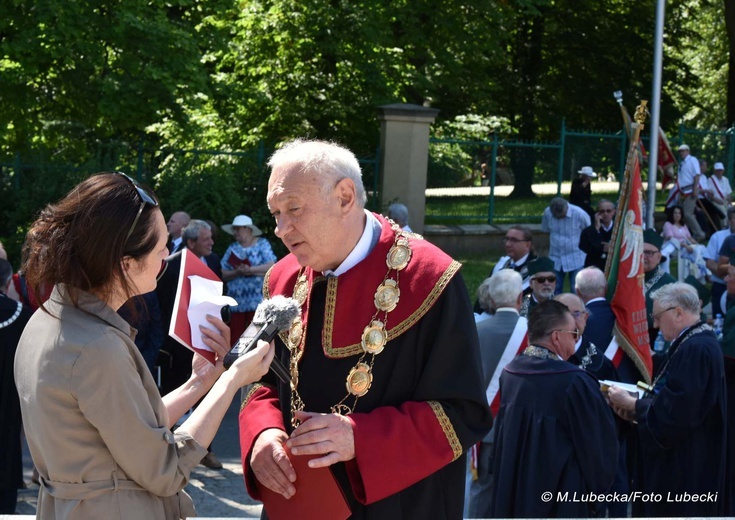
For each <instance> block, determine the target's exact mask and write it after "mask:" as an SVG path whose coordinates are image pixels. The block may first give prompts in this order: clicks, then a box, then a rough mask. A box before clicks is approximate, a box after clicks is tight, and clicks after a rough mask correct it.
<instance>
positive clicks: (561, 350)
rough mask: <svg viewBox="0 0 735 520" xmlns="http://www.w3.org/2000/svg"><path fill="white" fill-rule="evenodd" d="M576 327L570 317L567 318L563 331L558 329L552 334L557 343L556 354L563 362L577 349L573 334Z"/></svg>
mask: <svg viewBox="0 0 735 520" xmlns="http://www.w3.org/2000/svg"><path fill="white" fill-rule="evenodd" d="M576 328H577V325H576V324H575V323H574V319H573V318H572V317H571V316H568V317H567V321H566V325H565V326H564V328H563V329H561V328H559V329H557V330H556V331H554V332H552V334H554V335H556V341H557V345H556V347H557V352H556V353H557V354H559V356H560V357H561V358H562V359H564V360H565V361H566V360H567V359H569V357H570V356H571V355H572V354H574V351H575V350H576V347H577V335H576V334H574V331H575V330H576Z"/></svg>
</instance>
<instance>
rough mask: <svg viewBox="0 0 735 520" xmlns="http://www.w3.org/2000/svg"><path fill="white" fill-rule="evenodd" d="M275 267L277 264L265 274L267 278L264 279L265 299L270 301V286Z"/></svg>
mask: <svg viewBox="0 0 735 520" xmlns="http://www.w3.org/2000/svg"><path fill="white" fill-rule="evenodd" d="M274 267H275V264H273V265H272V266H271V268H270V269H268V271H267V272H266V273H265V276H264V277H263V298H264V299H266V300H267V299H269V298H270V297H271V290H270V289H269V287H270V285H269V282H270V279H271V273H272V272H273V268H274Z"/></svg>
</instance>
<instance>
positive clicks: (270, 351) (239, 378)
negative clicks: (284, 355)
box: [228, 340, 276, 387]
mask: <svg viewBox="0 0 735 520" xmlns="http://www.w3.org/2000/svg"><path fill="white" fill-rule="evenodd" d="M275 352H276V349H275V347H274V346H273V343H272V342H271V343H266V342H265V341H263V340H259V341H258V346H257V347H255V348H254V349H252V350H251V351H250V352H248V353H247V354H245V355H243V356H240V357H239V358H238V359H237V361H235V362H234V363H233V364H232V366H231V367H230V369H229V372H232V373H233V375H234V377H235V381H236V383H237V385H238V386H239V387H242V386H245V385H248V384H250V383H252V382H254V381H257V380H259V379H260V378H261V377H263V376H264V375H265V374H266V373H267V372H268V369H269V368H270V366H271V361H273V356H274V354H275ZM229 372H228V374H229Z"/></svg>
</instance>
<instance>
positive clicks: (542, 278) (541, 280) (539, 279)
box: [533, 275, 556, 283]
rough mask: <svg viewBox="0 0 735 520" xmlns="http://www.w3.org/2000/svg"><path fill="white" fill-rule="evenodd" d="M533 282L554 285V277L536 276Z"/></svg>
mask: <svg viewBox="0 0 735 520" xmlns="http://www.w3.org/2000/svg"><path fill="white" fill-rule="evenodd" d="M533 280H535V281H537V282H538V283H546V282H549V283H556V276H554V275H551V276H537V277H536V278H533Z"/></svg>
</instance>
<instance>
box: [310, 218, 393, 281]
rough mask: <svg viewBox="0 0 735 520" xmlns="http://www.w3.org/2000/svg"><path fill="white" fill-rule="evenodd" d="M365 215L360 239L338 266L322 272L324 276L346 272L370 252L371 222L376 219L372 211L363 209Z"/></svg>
mask: <svg viewBox="0 0 735 520" xmlns="http://www.w3.org/2000/svg"><path fill="white" fill-rule="evenodd" d="M363 211H364V212H365V215H366V217H367V218H366V219H365V229H363V231H362V236H361V237H360V240H358V241H357V244H356V245H355V247H354V248H353V249H352V251H351V252H350V254H349V255H347V258H345V259H344V260H343V261H342V263H341V264H339V266H337V269H335V270H331V269H327V270H326V271H324V272H322V274H323V275H324V276H339V275H341V274H344V273H346V272H347V271H349V270H350V269H352V268H353V267H355V266H356V265H357V264H359V263H360V262H362V261H363V260H365V258H367V255H368V254H369V253H370V244H371V243H372V241H373V223H378V224H380V223H379V222H378V219H376V218H375V217H374V216H373V214H372V213H370V212H369V211H368V210H366V209H364V210H363Z"/></svg>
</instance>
